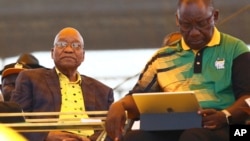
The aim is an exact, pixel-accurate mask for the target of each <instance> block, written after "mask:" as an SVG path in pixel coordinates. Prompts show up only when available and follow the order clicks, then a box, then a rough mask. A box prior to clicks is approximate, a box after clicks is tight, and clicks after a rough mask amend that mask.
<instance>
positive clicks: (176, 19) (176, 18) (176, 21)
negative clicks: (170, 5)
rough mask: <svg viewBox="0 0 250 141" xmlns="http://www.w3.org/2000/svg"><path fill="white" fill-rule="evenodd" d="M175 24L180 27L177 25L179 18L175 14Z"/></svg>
mask: <svg viewBox="0 0 250 141" xmlns="http://www.w3.org/2000/svg"><path fill="white" fill-rule="evenodd" d="M175 23H176V25H177V26H180V24H179V18H178V15H177V14H175Z"/></svg>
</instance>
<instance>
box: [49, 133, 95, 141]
mask: <svg viewBox="0 0 250 141" xmlns="http://www.w3.org/2000/svg"><path fill="white" fill-rule="evenodd" d="M45 141H90V139H89V138H87V137H80V136H78V135H76V134H73V133H69V132H61V131H51V132H49V134H48V136H47V138H46V139H45Z"/></svg>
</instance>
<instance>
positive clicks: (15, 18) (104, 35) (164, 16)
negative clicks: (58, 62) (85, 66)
mask: <svg viewBox="0 0 250 141" xmlns="http://www.w3.org/2000/svg"><path fill="white" fill-rule="evenodd" d="M214 1H215V5H216V7H217V8H218V9H220V20H219V23H218V28H219V30H220V31H223V32H226V33H229V34H232V35H233V36H236V37H238V38H241V39H242V40H243V41H245V42H246V43H247V44H250V37H249V33H250V12H249V11H250V1H249V0H214ZM176 3H177V0H0V44H1V49H0V58H5V57H10V56H15V55H18V54H20V53H22V52H33V51H49V50H50V48H51V47H52V46H53V40H54V36H55V35H56V34H57V32H58V31H59V30H60V29H61V28H63V27H66V26H72V27H75V28H77V29H78V30H79V31H80V32H81V33H82V35H83V37H84V40H85V47H86V50H105V49H132V48H157V47H160V45H161V43H162V40H163V38H164V36H165V35H166V34H168V33H170V32H173V31H176V30H177V27H176V25H175V9H176Z"/></svg>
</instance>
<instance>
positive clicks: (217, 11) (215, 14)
mask: <svg viewBox="0 0 250 141" xmlns="http://www.w3.org/2000/svg"><path fill="white" fill-rule="evenodd" d="M218 19H219V10H214V19H213V20H214V23H215V24H216V23H217V21H218Z"/></svg>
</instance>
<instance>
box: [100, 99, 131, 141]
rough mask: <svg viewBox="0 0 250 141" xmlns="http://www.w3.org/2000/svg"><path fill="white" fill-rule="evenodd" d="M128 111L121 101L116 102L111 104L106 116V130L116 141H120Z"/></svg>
mask: <svg viewBox="0 0 250 141" xmlns="http://www.w3.org/2000/svg"><path fill="white" fill-rule="evenodd" d="M125 121H126V113H125V110H124V108H123V106H122V104H121V103H119V102H116V103H113V104H112V105H111V106H110V109H109V112H108V115H107V118H106V124H105V128H106V132H107V134H108V136H110V137H111V138H112V139H113V140H114V141H119V140H120V137H121V135H122V133H123V128H124V125H125Z"/></svg>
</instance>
